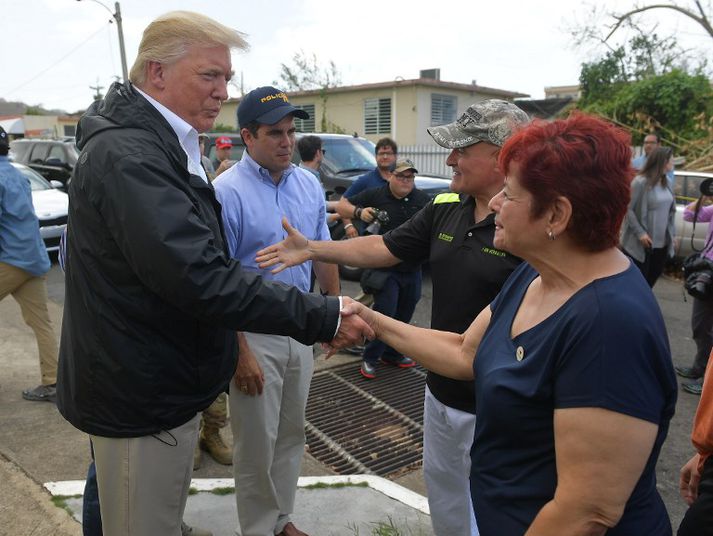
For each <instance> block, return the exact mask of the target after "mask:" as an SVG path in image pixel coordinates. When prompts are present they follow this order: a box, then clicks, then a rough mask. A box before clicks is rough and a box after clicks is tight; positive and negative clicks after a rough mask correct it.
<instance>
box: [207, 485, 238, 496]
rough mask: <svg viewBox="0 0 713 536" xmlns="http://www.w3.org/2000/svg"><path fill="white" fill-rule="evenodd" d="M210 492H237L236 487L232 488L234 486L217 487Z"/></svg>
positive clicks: (224, 493) (221, 493)
mask: <svg viewBox="0 0 713 536" xmlns="http://www.w3.org/2000/svg"><path fill="white" fill-rule="evenodd" d="M210 492H211V493H212V494H213V495H230V494H232V493H235V488H232V487H224V488H215V489H212V490H210Z"/></svg>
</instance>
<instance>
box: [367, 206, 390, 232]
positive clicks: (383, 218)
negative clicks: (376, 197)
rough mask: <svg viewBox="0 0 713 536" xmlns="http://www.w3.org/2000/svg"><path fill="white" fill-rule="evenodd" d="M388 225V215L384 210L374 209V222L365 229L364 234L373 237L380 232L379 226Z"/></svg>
mask: <svg viewBox="0 0 713 536" xmlns="http://www.w3.org/2000/svg"><path fill="white" fill-rule="evenodd" d="M386 223H389V214H388V213H387V212H386V211H385V210H379V209H378V208H375V209H374V221H372V222H371V223H370V224H369V225H368V226H367V228H366V232H367V233H369V234H373V235H378V234H379V231H381V226H382V225H384V224H386Z"/></svg>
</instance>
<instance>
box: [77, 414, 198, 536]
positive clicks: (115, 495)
mask: <svg viewBox="0 0 713 536" xmlns="http://www.w3.org/2000/svg"><path fill="white" fill-rule="evenodd" d="M199 423H200V416H199V415H196V416H195V417H194V418H193V419H191V420H190V421H188V422H187V423H186V424H183V425H181V426H178V427H176V428H173V429H171V430H167V431H163V432H160V433H158V434H155V435H150V436H142V437H128V438H116V437H100V436H94V435H93V436H90V437H91V439H92V444H93V445H94V460H95V461H96V468H97V483H98V484H99V503H100V505H101V517H102V528H103V532H104V536H156V535H158V534H161V535H164V536H181V520H182V519H183V511H184V510H185V508H186V500H187V499H188V489H189V487H190V484H191V475H192V474H193V449H194V448H195V446H196V441H197V440H198V424H199Z"/></svg>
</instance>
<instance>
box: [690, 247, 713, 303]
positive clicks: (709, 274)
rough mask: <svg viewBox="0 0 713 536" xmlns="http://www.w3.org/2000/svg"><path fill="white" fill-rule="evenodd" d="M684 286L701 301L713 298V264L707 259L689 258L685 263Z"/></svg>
mask: <svg viewBox="0 0 713 536" xmlns="http://www.w3.org/2000/svg"><path fill="white" fill-rule="evenodd" d="M683 277H684V282H683V286H684V288H685V289H686V292H688V294H689V295H691V296H693V297H694V298H698V299H699V300H709V299H710V298H711V297H713V262H711V261H710V260H708V259H707V258H705V257H697V258H691V257H689V258H687V259H686V260H685V261H684V263H683Z"/></svg>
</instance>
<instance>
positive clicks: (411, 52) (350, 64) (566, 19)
mask: <svg viewBox="0 0 713 536" xmlns="http://www.w3.org/2000/svg"><path fill="white" fill-rule="evenodd" d="M97 1H101V2H103V3H104V4H105V5H106V6H108V7H109V8H110V9H111V12H112V13H113V11H114V2H112V1H108V0H97ZM679 3H681V4H685V3H686V0H681V1H680V2H679ZM707 3H708V2H704V4H707ZM120 4H121V13H122V15H123V22H124V38H125V42H126V56H127V63H128V67H129V69H130V68H131V65H132V64H133V61H134V58H135V57H136V51H137V48H138V45H139V42H140V40H141V33H142V31H143V29H144V28H145V27H146V25H147V24H148V23H149V22H150V21H151V20H153V19H154V18H155V17H156V16H158V15H160V14H162V13H165V12H166V11H171V10H175V9H187V10H192V11H199V12H201V13H204V14H206V15H208V16H211V17H213V18H215V19H217V20H219V21H221V22H223V23H224V24H226V25H228V26H230V27H232V28H235V29H238V30H240V31H242V32H244V33H246V34H247V40H248V42H249V43H250V45H251V49H250V51H249V52H247V53H236V54H234V55H233V69H234V70H235V73H236V75H235V82H236V85H235V87H232V88H231V89H230V92H231V96H237V95H239V91H238V88H239V85H240V79H241V76H242V80H243V87H244V88H245V89H246V90H250V89H252V88H255V87H258V86H261V85H266V84H271V83H272V82H273V81H276V80H278V78H279V73H280V64H281V63H289V62H290V61H291V58H292V56H293V55H294V54H295V53H296V52H298V51H300V50H302V51H304V52H305V53H307V54H312V53H314V54H316V55H317V58H318V59H319V60H320V61H323V62H325V63H326V62H328V61H329V60H333V61H334V62H335V63H336V65H337V67H338V69H339V71H340V72H341V75H342V82H343V84H345V85H347V84H348V85H351V84H362V83H371V82H384V81H387V80H393V79H395V78H398V77H401V78H405V79H410V78H417V77H418V73H419V70H420V69H430V68H440V69H441V79H442V80H446V81H450V82H462V83H468V82H471V81H473V80H475V81H476V82H477V83H478V84H479V85H483V86H488V87H494V88H499V89H506V90H511V91H518V92H521V93H527V94H529V95H530V96H531V97H533V98H543V97H544V87H545V86H557V85H569V84H576V83H577V81H578V78H579V71H580V66H581V63H582V62H583V61H590V60H591V59H593V58H594V55H595V54H596V52H594V51H592V50H581V49H575V48H574V46H573V45H572V43H571V37H570V35H569V33H568V31H567V28H569V27H572V26H574V25H576V22H577V21H582V20H584V19H587V18H588V17H589V15H588V13H589V9H590V8H589V7H588V6H587V4H580V3H579V2H577V0H575V1H574V2H572V1H571V0H540V1H539V2H532V1H515V0H495V1H492V0H490V1H487V2H484V1H482V0H436V1H421V0H408V1H406V0H391V1H389V0H378V1H376V0H358V1H352V2H348V1H344V0H271V1H265V0H220V1H217V0H200V1H199V0H172V1H158V0H121V2H120ZM593 4H594V2H590V4H589V5H593ZM596 4H597V5H599V6H605V5H607V4H609V5H614V4H615V0H611V1H609V0H605V1H599V2H596ZM616 4H618V6H620V7H623V6H626V5H630V4H631V2H629V1H628V0H619V1H617V2H616ZM2 7H3V13H2V19H3V21H2V24H1V26H0V28H2V36H3V46H2V50H1V51H0V72H1V73H2V77H1V78H0V97H1V98H4V99H6V100H9V101H13V100H20V101H23V102H25V103H28V104H39V105H42V106H44V107H46V108H60V109H64V110H67V111H70V112H71V111H76V110H78V109H83V108H85V107H86V106H87V105H88V104H89V103H90V102H91V99H92V95H93V94H94V90H92V89H90V86H96V85H100V86H103V87H104V88H105V89H106V87H107V86H108V85H109V84H110V83H111V82H112V81H113V80H114V79H115V77H116V76H121V62H120V56H119V44H118V37H117V31H116V25H115V24H109V22H108V21H109V19H110V18H111V14H110V12H109V11H107V9H105V8H103V7H102V6H100V5H98V4H97V3H96V2H95V1H94V0H81V2H78V1H77V0H2ZM646 20H647V21H649V26H651V25H653V24H654V23H656V24H658V25H659V26H658V31H659V33H660V34H666V33H668V32H676V34H677V35H678V36H679V41H680V42H681V43H682V44H684V45H685V46H687V47H688V48H697V49H698V50H700V53H701V54H702V55H704V56H706V57H708V58H713V46H712V44H713V39H711V38H710V37H708V36H706V34H705V33H704V32H703V30H702V29H699V27H697V26H696V25H695V24H694V23H692V22H689V21H688V19H686V18H685V17H682V16H679V15H676V14H675V13H674V12H672V11H668V10H666V11H659V12H658V13H657V14H656V15H651V16H649V17H648V18H647V19H646Z"/></svg>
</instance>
